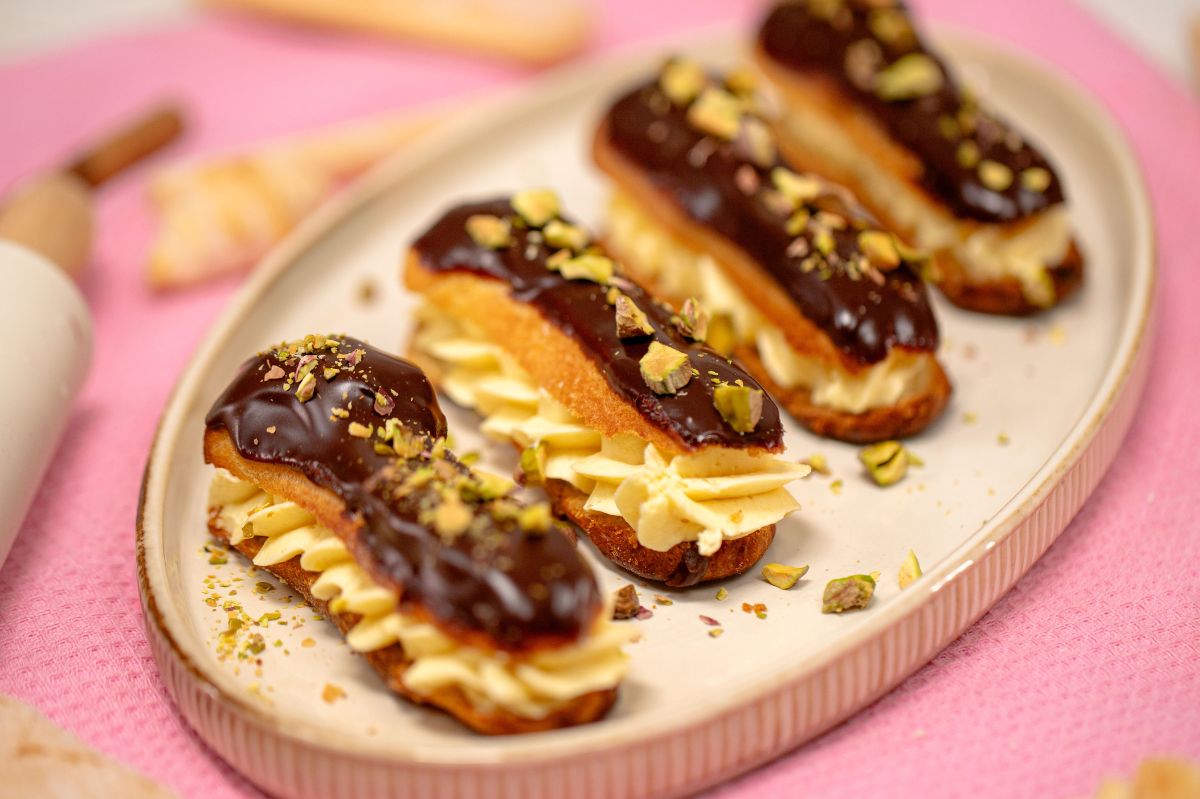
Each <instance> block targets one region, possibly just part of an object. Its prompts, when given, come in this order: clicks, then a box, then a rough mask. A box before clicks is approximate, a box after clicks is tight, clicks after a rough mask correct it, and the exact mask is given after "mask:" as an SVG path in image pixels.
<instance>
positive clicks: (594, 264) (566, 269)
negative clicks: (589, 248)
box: [546, 253, 616, 284]
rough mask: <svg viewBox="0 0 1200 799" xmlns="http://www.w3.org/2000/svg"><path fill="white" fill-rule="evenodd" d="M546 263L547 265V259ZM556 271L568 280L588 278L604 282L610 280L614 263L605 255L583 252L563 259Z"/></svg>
mask: <svg viewBox="0 0 1200 799" xmlns="http://www.w3.org/2000/svg"><path fill="white" fill-rule="evenodd" d="M556 254H557V253H556ZM546 263H547V265H549V261H547V262H546ZM558 271H559V272H561V273H562V276H563V277H565V278H567V279H568V280H590V281H592V282H593V283H601V284H604V283H608V281H610V280H612V276H613V273H614V272H615V271H616V264H614V263H613V261H612V259H611V258H609V257H607V256H604V255H594V254H592V253H584V254H583V255H576V256H575V257H573V258H568V259H566V260H565V261H563V262H562V263H561V264H560V265H559V267H558Z"/></svg>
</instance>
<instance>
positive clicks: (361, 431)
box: [349, 422, 374, 438]
mask: <svg viewBox="0 0 1200 799" xmlns="http://www.w3.org/2000/svg"><path fill="white" fill-rule="evenodd" d="M349 429H350V435H352V436H354V437H355V438H370V437H371V434H372V433H373V432H374V430H373V429H372V427H371V425H368V424H359V423H358V422H351V423H350V428H349Z"/></svg>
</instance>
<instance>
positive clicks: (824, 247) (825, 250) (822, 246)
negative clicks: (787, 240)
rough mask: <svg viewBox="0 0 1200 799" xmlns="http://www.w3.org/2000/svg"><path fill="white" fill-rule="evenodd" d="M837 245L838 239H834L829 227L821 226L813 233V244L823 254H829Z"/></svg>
mask: <svg viewBox="0 0 1200 799" xmlns="http://www.w3.org/2000/svg"><path fill="white" fill-rule="evenodd" d="M836 245H837V241H835V240H834V238H833V234H832V233H830V232H829V229H828V228H820V229H819V230H817V232H816V233H815V234H813V246H814V247H816V248H817V251H818V252H820V253H821V255H829V253H831V252H833V248H834V247H835V246H836Z"/></svg>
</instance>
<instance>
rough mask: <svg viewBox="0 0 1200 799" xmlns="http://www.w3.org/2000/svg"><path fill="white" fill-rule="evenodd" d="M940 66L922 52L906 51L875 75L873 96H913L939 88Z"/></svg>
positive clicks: (887, 99)
mask: <svg viewBox="0 0 1200 799" xmlns="http://www.w3.org/2000/svg"><path fill="white" fill-rule="evenodd" d="M943 82H944V78H943V77H942V68H941V67H939V66H938V65H937V62H936V61H934V60H933V59H932V58H930V57H929V56H927V55H926V54H924V53H909V54H908V55H904V56H901V57H900V58H898V59H896V60H895V61H893V62H892V63H891V64H890V65H889V66H888V67H887V68H885V69H884V70H883V71H881V72H880V73H879V74H878V75H876V77H875V96H876V97H878V98H879V99H880V100H883V101H885V102H889V103H892V102H898V101H900V100H915V99H917V98H918V97H925V96H927V95H930V94H933V93H934V92H936V91H938V90H939V89H941V88H942V83H943Z"/></svg>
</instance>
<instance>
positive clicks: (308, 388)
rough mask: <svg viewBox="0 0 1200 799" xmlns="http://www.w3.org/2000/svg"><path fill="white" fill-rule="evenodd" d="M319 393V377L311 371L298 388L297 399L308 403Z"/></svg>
mask: <svg viewBox="0 0 1200 799" xmlns="http://www.w3.org/2000/svg"><path fill="white" fill-rule="evenodd" d="M316 391H317V377H316V375H314V374H313V373H312V372H311V371H310V372H309V373H308V374H306V375H304V377H303V379H301V381H300V385H299V386H297V387H296V399H298V400H300V401H301V402H308V401H309V400H310V399H312V398H313V394H315V393H316Z"/></svg>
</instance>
